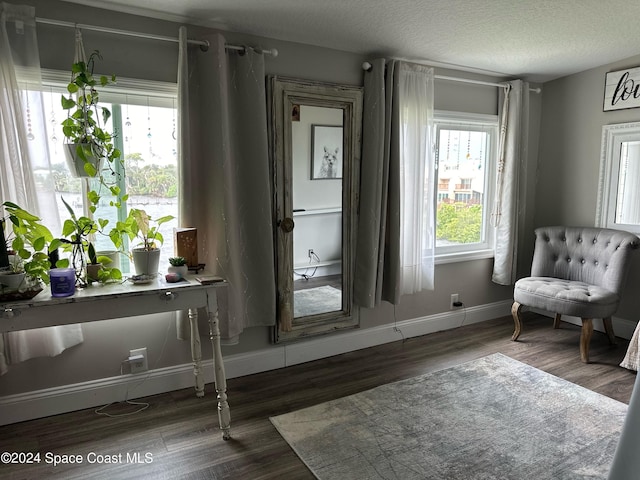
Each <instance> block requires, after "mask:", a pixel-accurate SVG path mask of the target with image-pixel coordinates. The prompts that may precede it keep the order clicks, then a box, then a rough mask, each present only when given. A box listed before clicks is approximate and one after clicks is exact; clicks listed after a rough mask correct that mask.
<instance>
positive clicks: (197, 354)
mask: <svg viewBox="0 0 640 480" xmlns="http://www.w3.org/2000/svg"><path fill="white" fill-rule="evenodd" d="M189 325H190V327H191V359H192V360H193V376H194V378H195V382H196V385H195V387H196V397H204V377H203V376H202V348H201V345H200V330H199V329H198V309H197V308H190V309H189Z"/></svg>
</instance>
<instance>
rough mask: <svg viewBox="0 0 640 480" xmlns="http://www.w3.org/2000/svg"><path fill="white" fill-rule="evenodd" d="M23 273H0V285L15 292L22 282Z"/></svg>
mask: <svg viewBox="0 0 640 480" xmlns="http://www.w3.org/2000/svg"><path fill="white" fill-rule="evenodd" d="M24 277H25V273H24V272H21V273H14V272H0V285H4V286H5V287H7V288H10V289H12V290H17V289H18V288H19V287H20V286H21V285H22V284H23V282H24Z"/></svg>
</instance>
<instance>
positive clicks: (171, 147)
mask: <svg viewBox="0 0 640 480" xmlns="http://www.w3.org/2000/svg"><path fill="white" fill-rule="evenodd" d="M120 96H122V97H124V99H125V102H122V103H104V102H101V105H103V106H105V107H107V108H109V109H110V110H111V112H112V118H111V119H110V121H109V124H108V125H107V129H108V130H109V131H112V132H114V134H115V144H116V146H117V147H118V148H119V149H120V150H121V151H122V152H123V156H124V165H125V175H121V176H120V178H119V181H120V182H121V183H120V187H121V188H122V189H123V191H125V192H126V193H127V194H128V195H129V200H128V201H127V203H126V205H125V206H124V208H123V209H122V211H120V212H118V211H117V210H116V209H115V208H114V207H112V206H110V205H109V200H110V198H109V197H108V196H107V195H106V194H104V193H105V192H101V193H102V194H104V196H103V197H102V199H101V202H100V205H99V207H98V209H97V210H96V212H95V215H94V216H95V217H96V218H102V219H108V220H109V224H108V226H107V227H106V229H105V230H106V231H107V232H106V233H108V230H110V228H111V227H112V226H115V222H116V221H117V220H118V219H119V218H120V219H123V218H124V217H126V215H127V209H129V208H140V209H144V210H145V211H146V212H147V213H148V214H149V215H150V216H151V218H152V219H155V218H159V217H162V216H165V215H173V216H174V217H175V218H174V220H173V221H171V222H169V223H166V224H163V225H162V226H161V227H160V231H161V233H162V235H163V237H164V244H163V246H162V252H161V259H160V269H161V270H162V269H163V268H164V267H165V266H166V265H168V259H169V257H171V256H173V254H174V252H173V248H174V247H173V229H174V228H175V227H177V225H178V220H177V218H178V168H177V142H176V114H177V112H176V109H175V107H173V104H174V103H175V99H171V98H170V99H167V98H163V99H161V100H160V101H157V100H153V99H149V98H145V97H143V96H140V95H130V96H129V95H120ZM126 100H130V103H126ZM44 102H45V112H46V116H47V117H48V118H47V125H48V126H49V128H48V132H47V135H48V146H49V155H50V158H51V164H52V170H53V176H54V181H55V189H56V198H57V202H58V211H59V215H60V219H61V220H62V221H64V219H66V218H68V217H69V214H68V212H67V210H66V208H65V206H64V204H63V203H62V201H61V198H64V199H65V201H66V202H67V203H69V205H71V206H72V207H73V208H74V210H75V211H76V214H78V215H80V214H82V212H83V208H84V203H86V201H85V200H84V198H83V195H82V182H83V181H84V180H81V179H79V178H74V177H72V176H71V175H70V173H69V169H68V167H67V165H66V160H65V157H64V153H63V147H62V143H63V141H64V139H63V135H62V127H61V125H60V123H61V121H62V120H63V119H64V118H66V112H65V111H64V110H62V107H61V106H60V94H59V93H57V92H54V91H51V92H46V91H45V92H44ZM158 104H164V105H163V106H159V105H158ZM48 106H50V108H47V107H48ZM92 182H95V180H92ZM97 185H98V184H97V182H96V183H95V185H94V186H97ZM95 241H96V246H97V249H98V250H113V249H114V246H113V244H112V242H111V240H110V239H109V238H108V236H106V235H101V234H98V235H97V236H96V240H95ZM134 245H135V242H134ZM121 267H122V269H123V272H129V271H130V269H129V262H128V260H127V259H126V257H125V258H123V261H122V264H121Z"/></svg>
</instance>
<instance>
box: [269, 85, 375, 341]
mask: <svg viewBox="0 0 640 480" xmlns="http://www.w3.org/2000/svg"><path fill="white" fill-rule="evenodd" d="M268 86H269V88H268V91H269V103H270V112H271V116H270V122H269V128H270V130H271V131H270V135H269V137H270V141H271V155H272V169H273V170H272V171H273V186H274V217H275V218H274V219H275V222H274V224H275V225H276V232H275V240H276V242H275V243H276V275H277V288H278V313H277V322H276V327H275V328H274V335H273V340H274V342H276V343H278V342H285V341H292V340H298V339H301V338H307V337H310V336H315V335H321V334H325V333H329V332H334V331H337V330H341V329H346V328H354V327H357V326H358V324H359V316H358V308H357V307H356V306H355V305H353V270H354V262H355V254H354V248H355V244H356V242H355V235H356V225H357V207H358V189H359V171H360V152H361V139H362V98H363V93H362V88H361V87H353V86H344V85H337V84H329V83H322V82H314V81H307V80H300V79H293V78H285V77H276V76H271V77H269V78H268ZM304 106H310V107H319V108H329V109H339V110H341V111H342V123H343V125H342V126H343V145H342V147H343V155H342V163H343V165H342V179H341V181H342V202H341V207H342V216H341V229H342V232H341V249H342V255H341V262H340V263H341V274H342V284H341V285H342V302H341V308H339V309H337V310H335V311H331V312H325V313H319V314H314V315H309V316H303V317H295V318H294V304H293V301H294V291H293V290H294V286H293V281H294V260H293V231H294V229H295V221H294V205H293V193H292V182H293V173H292V168H293V160H294V158H293V151H292V150H293V148H292V141H293V139H292V130H293V127H292V123H293V121H294V120H295V119H296V115H300V110H301V108H303V107H304ZM332 181H336V180H332ZM316 183H317V184H323V183H324V184H326V181H324V182H316Z"/></svg>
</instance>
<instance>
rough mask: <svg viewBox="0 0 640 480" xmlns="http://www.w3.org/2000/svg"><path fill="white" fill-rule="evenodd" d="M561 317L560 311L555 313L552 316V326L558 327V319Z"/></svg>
mask: <svg viewBox="0 0 640 480" xmlns="http://www.w3.org/2000/svg"><path fill="white" fill-rule="evenodd" d="M561 318H562V314H561V313H556V316H555V317H554V318H553V328H556V329H557V328H560V319H561Z"/></svg>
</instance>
